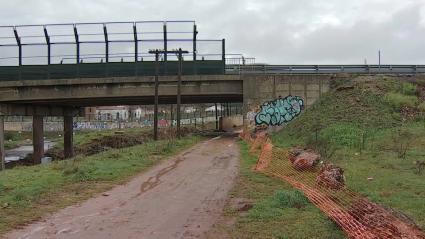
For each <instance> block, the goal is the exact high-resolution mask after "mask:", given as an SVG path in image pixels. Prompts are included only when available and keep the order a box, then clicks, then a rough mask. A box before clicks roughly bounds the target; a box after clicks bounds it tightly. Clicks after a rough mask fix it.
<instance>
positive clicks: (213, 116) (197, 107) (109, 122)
mask: <svg viewBox="0 0 425 239" xmlns="http://www.w3.org/2000/svg"><path fill="white" fill-rule="evenodd" d="M153 108H154V106H153V105H150V104H143V105H128V106H118V107H116V106H112V107H105V106H101V107H96V110H93V109H94V107H86V108H85V112H83V110H79V111H76V110H67V111H65V112H63V113H65V114H68V115H61V114H57V115H56V116H48V115H45V116H43V115H34V116H32V117H31V116H1V118H2V120H4V123H3V124H2V126H3V127H4V129H5V130H16V131H28V130H30V131H32V132H33V152H34V153H33V158H32V163H33V164H39V163H41V159H42V158H43V157H44V155H45V153H46V152H45V147H44V140H45V139H46V138H45V136H46V135H45V133H44V132H45V131H55V132H58V134H62V135H63V137H64V148H63V150H64V151H63V152H64V156H65V158H71V157H73V156H74V144H73V143H74V140H73V136H74V134H75V133H74V132H75V131H76V132H78V131H84V130H103V129H106V130H107V129H115V130H118V131H120V129H124V128H136V127H137V128H142V127H147V128H148V129H149V131H151V130H152V131H153V119H154V111H153ZM176 108H177V107H176V105H175V104H160V105H159V106H158V109H159V111H158V112H159V114H158V118H159V121H158V126H159V129H160V130H161V132H163V131H164V130H165V131H166V132H168V133H170V135H169V136H170V137H173V135H174V136H175V134H174V133H173V132H174V131H175V130H176V125H177V120H176V118H177V114H178V113H177V110H176ZM69 109H71V108H69ZM38 111H39V112H41V111H40V110H38ZM124 112H125V113H124ZM56 113H58V112H56ZM82 113H83V114H82ZM242 113H243V112H242V103H227V102H223V103H220V102H219V103H215V104H214V103H204V104H183V105H182V108H181V124H182V127H184V128H187V127H189V128H190V129H196V130H198V131H199V130H200V131H203V130H207V131H210V130H217V129H218V128H219V127H220V125H222V123H221V124H220V122H223V120H221V119H222V118H231V117H233V118H235V117H236V118H238V119H240V121H242ZM77 114H81V116H78V115H77ZM0 123H1V122H0ZM0 128H1V127H0ZM0 134H1V135H2V136H3V135H4V131H3V132H0ZM2 142H4V141H2ZM3 149H4V148H3ZM2 152H5V151H3V150H2ZM8 163H9V162H8ZM6 166H8V165H6ZM8 167H9V166H8Z"/></svg>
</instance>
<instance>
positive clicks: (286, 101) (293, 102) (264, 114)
mask: <svg viewBox="0 0 425 239" xmlns="http://www.w3.org/2000/svg"><path fill="white" fill-rule="evenodd" d="M303 109H304V100H303V99H302V98H301V97H298V96H287V97H285V98H279V99H276V100H273V101H269V102H265V103H264V104H263V105H261V108H260V110H259V112H258V113H257V114H256V115H255V124H256V125H267V126H280V125H283V124H285V123H288V122H290V121H292V120H293V119H295V118H296V117H297V116H298V115H300V114H301V111H302V110H303Z"/></svg>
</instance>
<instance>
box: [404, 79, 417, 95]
mask: <svg viewBox="0 0 425 239" xmlns="http://www.w3.org/2000/svg"><path fill="white" fill-rule="evenodd" d="M401 93H402V94H403V95H415V94H416V85H415V84H412V83H409V82H405V83H403V84H401Z"/></svg>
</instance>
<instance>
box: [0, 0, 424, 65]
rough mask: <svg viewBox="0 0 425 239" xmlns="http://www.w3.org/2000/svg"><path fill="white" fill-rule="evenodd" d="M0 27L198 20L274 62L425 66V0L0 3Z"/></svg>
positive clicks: (236, 48)
mask: <svg viewBox="0 0 425 239" xmlns="http://www.w3.org/2000/svg"><path fill="white" fill-rule="evenodd" d="M0 6H1V7H0V25H16V24H46V23H63V22H92V21H138V20H195V21H196V22H197V25H198V29H199V34H200V35H199V37H200V38H217V39H221V38H226V40H227V52H229V53H243V54H244V55H246V56H250V57H255V58H256V59H257V62H266V63H273V64H363V63H364V59H365V58H367V61H368V63H369V64H375V63H377V61H378V53H377V52H378V49H381V50H382V63H383V64H425V0H267V1H260V0H168V1H165V0H150V1H146V0H120V1H113V0H90V1H89V0H13V1H12V0H0Z"/></svg>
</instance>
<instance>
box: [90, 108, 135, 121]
mask: <svg viewBox="0 0 425 239" xmlns="http://www.w3.org/2000/svg"><path fill="white" fill-rule="evenodd" d="M96 116H97V117H96V119H97V120H103V121H111V120H113V121H117V120H123V121H126V120H128V119H129V117H130V107H129V106H99V107H96Z"/></svg>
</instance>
